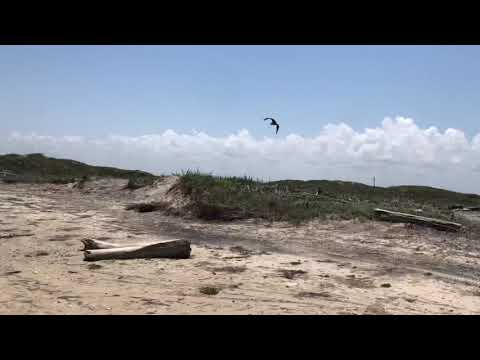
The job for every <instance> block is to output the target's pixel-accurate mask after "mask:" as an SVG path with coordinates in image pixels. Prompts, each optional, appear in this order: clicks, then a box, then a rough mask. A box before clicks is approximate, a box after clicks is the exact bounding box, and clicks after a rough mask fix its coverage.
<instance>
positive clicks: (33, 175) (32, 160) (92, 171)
mask: <svg viewBox="0 0 480 360" xmlns="http://www.w3.org/2000/svg"><path fill="white" fill-rule="evenodd" d="M2 171H8V172H11V173H13V174H14V175H7V176H5V177H3V180H4V181H5V182H31V183H42V182H49V183H57V184H65V183H69V182H73V181H76V180H80V179H83V181H85V180H86V179H87V178H89V177H114V178H121V179H129V180H130V181H129V185H128V188H138V187H141V186H144V185H146V184H151V183H152V182H153V181H154V180H155V179H156V176H154V175H152V174H149V173H147V172H143V171H139V170H121V169H116V168H112V167H102V166H91V165H87V164H84V163H81V162H78V161H74V160H66V159H55V158H51V157H46V156H44V155H43V154H29V155H17V154H8V155H0V172H2Z"/></svg>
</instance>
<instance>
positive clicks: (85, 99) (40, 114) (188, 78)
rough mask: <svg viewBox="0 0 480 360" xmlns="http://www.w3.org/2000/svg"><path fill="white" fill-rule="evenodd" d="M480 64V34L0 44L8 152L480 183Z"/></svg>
mask: <svg viewBox="0 0 480 360" xmlns="http://www.w3.org/2000/svg"><path fill="white" fill-rule="evenodd" d="M478 64H480V47H479V46H423V45H419V46H261V45H257V46H0V153H7V152H17V153H28V152H43V153H46V154H47V155H50V156H55V157H66V158H73V159H76V160H79V161H85V162H88V163H91V164H101V165H110V166H118V167H123V168H133V169H142V170H146V171H151V172H154V173H169V172H172V171H178V170H181V169H187V168H199V169H200V170H203V171H211V172H214V173H217V174H222V175H244V174H247V175H251V176H258V177H261V178H264V179H267V178H270V179H281V178H297V179H311V178H316V179H323V178H325V179H343V180H352V181H360V182H366V183H369V182H370V179H371V178H372V177H373V176H376V178H377V184H378V185H379V186H388V185H399V184H418V185H430V186H437V187H444V188H449V189H454V190H459V191H468V192H477V193H480V185H479V184H480V122H479V119H480V106H478V105H479V104H480V66H479V65H478ZM266 116H272V117H275V118H277V120H278V121H279V123H280V125H281V127H280V132H279V134H278V135H275V134H274V129H273V128H271V127H269V126H268V123H266V122H264V121H263V118H264V117H266ZM194 130H195V131H194Z"/></svg>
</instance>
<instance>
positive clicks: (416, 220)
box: [374, 208, 462, 231]
mask: <svg viewBox="0 0 480 360" xmlns="http://www.w3.org/2000/svg"><path fill="white" fill-rule="evenodd" d="M374 211H375V213H376V215H378V216H379V217H380V219H383V220H387V221H393V222H408V223H413V224H419V225H424V226H430V227H433V228H436V229H439V230H448V231H458V230H460V229H461V228H462V224H459V223H455V222H451V221H445V220H440V219H434V218H427V217H424V216H418V215H412V214H405V213H400V212H396V211H389V210H384V209H378V208H377V209H374Z"/></svg>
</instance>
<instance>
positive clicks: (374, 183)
mask: <svg viewBox="0 0 480 360" xmlns="http://www.w3.org/2000/svg"><path fill="white" fill-rule="evenodd" d="M373 188H374V189H375V176H374V177H373Z"/></svg>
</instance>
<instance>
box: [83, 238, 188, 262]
mask: <svg viewBox="0 0 480 360" xmlns="http://www.w3.org/2000/svg"><path fill="white" fill-rule="evenodd" d="M190 252H191V248H190V242H189V241H187V240H174V241H166V242H158V243H155V244H150V245H140V246H130V247H122V248H115V249H98V250H85V252H84V256H85V257H84V260H85V261H98V260H109V259H148V258H171V259H188V258H189V257H190Z"/></svg>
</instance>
